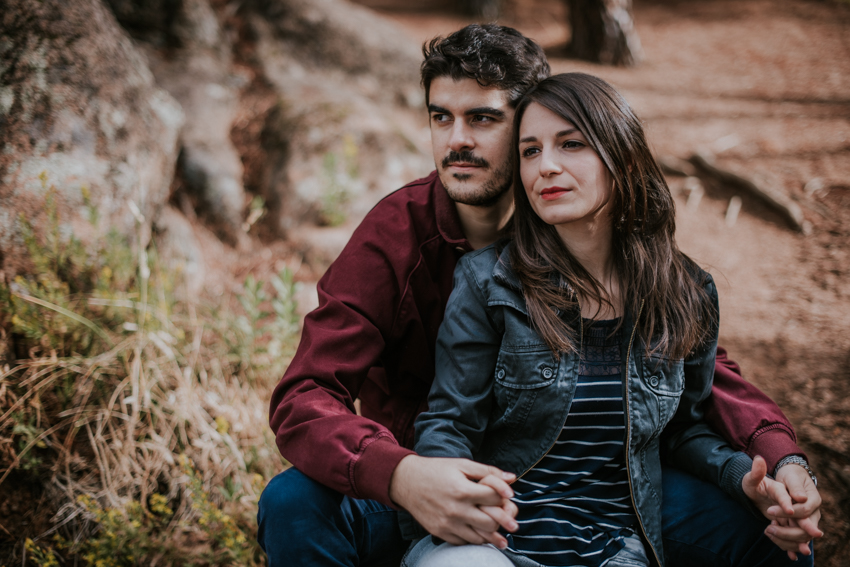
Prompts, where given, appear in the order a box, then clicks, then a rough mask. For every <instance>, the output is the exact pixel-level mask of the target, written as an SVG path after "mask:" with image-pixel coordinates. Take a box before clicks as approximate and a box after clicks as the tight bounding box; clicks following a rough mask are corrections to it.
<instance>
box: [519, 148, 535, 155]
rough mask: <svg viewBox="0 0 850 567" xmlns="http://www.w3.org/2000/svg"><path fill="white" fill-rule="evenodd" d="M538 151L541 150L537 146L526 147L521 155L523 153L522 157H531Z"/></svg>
mask: <svg viewBox="0 0 850 567" xmlns="http://www.w3.org/2000/svg"><path fill="white" fill-rule="evenodd" d="M538 151H539V150H538V149H537V148H534V147H531V148H525V149H524V150H522V152H521V153H520V155H521V156H522V157H531V156H533V155H534V154H536V153H537V152H538Z"/></svg>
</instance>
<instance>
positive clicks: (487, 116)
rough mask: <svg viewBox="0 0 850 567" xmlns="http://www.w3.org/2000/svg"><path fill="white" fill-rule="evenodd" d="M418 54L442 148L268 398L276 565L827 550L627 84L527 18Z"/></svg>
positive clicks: (266, 518) (800, 469) (263, 512)
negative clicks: (730, 338) (544, 40)
mask: <svg viewBox="0 0 850 567" xmlns="http://www.w3.org/2000/svg"><path fill="white" fill-rule="evenodd" d="M423 52H424V56H425V60H424V62H423V63H422V67H421V73H422V83H423V85H424V87H425V98H426V102H427V105H428V112H429V115H430V128H431V140H432V146H433V151H434V161H435V163H436V167H437V169H436V171H435V172H434V173H432V174H431V175H429V176H428V177H426V178H424V179H420V180H418V181H415V182H413V183H411V184H409V185H407V186H405V187H403V188H401V189H399V190H398V191H396V192H394V193H392V194H391V195H389V196H388V197H386V198H385V199H383V200H382V201H381V202H380V203H378V204H377V205H376V206H375V208H374V209H373V210H372V211H371V212H370V213H369V214H368V215H367V216H366V218H365V219H364V220H363V222H362V224H361V225H360V226H359V227H358V229H357V230H356V231H355V233H354V235H353V236H352V238H351V241H350V242H349V243H348V245H347V246H346V248H345V249H344V250H343V252H342V254H341V255H340V257H339V258H338V259H337V260H336V261H335V262H334V263H333V265H332V266H331V267H330V268H329V269H328V271H327V273H326V274H325V275H324V277H323V278H322V279H321V281H320V282H319V285H318V294H319V307H318V308H317V309H316V310H314V311H313V312H312V313H310V314H309V315H308V316H307V317H306V319H305V322H304V328H303V334H302V337H301V344H300V346H299V348H298V351H297V354H296V355H295V358H294V359H293V361H292V363H291V364H290V366H289V368H288V370H287V372H286V374H285V375H284V377H283V379H282V380H281V382H280V384H279V385H278V386H277V388H276V389H275V391H274V394H273V397H272V403H271V425H272V428H273V429H274V431H275V432H276V435H277V444H278V447H279V448H280V451H281V453H282V454H283V456H284V457H285V458H286V459H287V460H288V461H289V462H290V463H292V465H293V466H292V468H290V469H288V470H287V471H285V472H283V473H281V474H280V475H278V476H277V477H275V478H274V479H273V480H272V481H271V482H270V483H269V485H268V487H267V488H266V490H265V491H264V492H263V495H262V498H261V500H260V511H259V527H260V536H259V539H260V543H261V545H262V546H263V548H264V549H265V551H266V553H267V554H268V558H269V563H270V565H272V566H282V565H305V566H307V565H309V566H318V565H322V566H325V565H327V566H330V565H334V566H355V565H358V566H393V567H395V566H398V565H400V564H401V565H404V566H407V567H414V566H416V567H429V566H436V565H442V566H452V565H457V566H460V565H463V566H464V567H467V566H469V567H472V566H478V565H480V566H490V565H507V566H510V565H518V566H535V567H536V566H562V565H581V566H592V567H601V566H603V565H607V566H609V567H615V566H617V567H619V566H626V565H628V566H644V565H653V566H659V567H662V566H667V567H673V566H687V567H693V566H700V565H710V566H712V567H716V566H750V567H755V566H765V567H768V566H770V567H775V566H780V565H812V551H811V541H812V539H813V538H816V537H820V536H821V535H822V532H821V531H820V530H819V528H818V521H819V519H820V511H819V507H820V503H821V499H820V496H819V494H818V492H817V488H816V484H815V478H814V475H812V474H811V471H810V470H809V467H808V464H807V462H806V459H805V455H804V453H803V452H802V451H801V450H800V448H799V447H798V446H797V445H796V442H795V436H794V431H793V429H792V428H791V426H790V424H789V423H788V421H787V420H786V419H785V417H784V416H783V414H782V412H781V411H780V410H779V408H778V407H776V405H775V404H774V403H773V402H772V401H771V400H770V399H769V398H767V397H766V396H765V395H764V394H762V393H761V392H760V391H758V390H757V389H756V388H754V387H753V386H752V385H750V384H748V383H747V382H746V381H744V380H743V378H741V376H740V374H739V372H740V371H739V369H738V366H737V365H736V364H735V363H734V362H732V361H730V360H729V359H728V358H727V357H726V353H725V351H724V350H723V349H722V348H719V347H718V346H717V336H718V326H719V313H718V301H717V290H716V287H715V285H714V283H713V281H712V278H711V276H710V275H709V274H707V273H706V272H704V271H703V270H701V269H700V268H699V267H698V266H697V265H696V263H694V262H693V261H692V260H691V259H690V258H688V257H687V256H685V255H684V254H683V253H682V252H680V251H679V249H678V247H677V245H676V241H675V214H674V202H673V198H672V196H671V194H670V189H669V188H668V186H667V183H666V182H665V180H664V177H663V175H662V174H661V171H660V169H659V167H658V164H657V163H656V161H655V159H654V158H653V156H652V154H651V152H650V150H649V147H648V144H647V141H646V137H645V135H644V132H643V129H642V127H641V124H640V121H639V120H638V119H637V117H636V116H635V115H634V113H633V112H632V109H631V108H630V107H629V105H628V103H627V102H626V101H625V99H623V97H622V96H621V95H620V94H619V93H617V91H616V90H614V88H613V87H611V86H610V85H609V84H607V83H606V82H605V81H603V80H601V79H598V78H596V77H593V76H590V75H586V74H581V73H568V74H563V75H555V76H549V65H548V63H547V62H546V58H545V55H544V54H543V52H542V50H541V49H540V47H539V46H538V45H537V44H536V43H534V42H533V41H531V40H529V39H528V38H525V37H524V36H522V35H521V34H520V33H519V32H517V31H516V30H513V29H511V28H506V27H502V26H496V25H484V26H479V25H472V26H468V27H466V28H463V29H462V30H460V31H458V32H456V33H454V34H451V35H450V36H448V37H446V38H437V39H435V40H433V41H431V42H430V43H429V44H427V45H426V46H425V48H424V50H423ZM357 398H359V399H360V400H361V413H360V414H358V413H357V412H356V411H355V405H354V402H355V400H356V399H357Z"/></svg>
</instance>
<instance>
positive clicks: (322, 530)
mask: <svg viewBox="0 0 850 567" xmlns="http://www.w3.org/2000/svg"><path fill="white" fill-rule="evenodd" d="M662 479H663V491H664V502H663V504H662V521H663V528H662V529H663V533H664V554H665V558H666V559H665V562H666V567H703V566H706V567H708V566H710V567H782V566H789V567H809V566H811V565H812V556H803V555H801V556H799V557H800V558H799V559H798V561H796V562H794V561H791V560H790V559H788V556H787V555H786V554H785V552H784V551H782V550H781V549H779V548H778V547H776V545H774V543H773V542H771V541H770V540H769V539H768V538H767V537H766V536H765V535H764V533H763V532H764V528H765V527H766V526H767V523H768V522H767V520H763V519H761V518H756V517H755V516H753V515H752V514H751V513H750V512H748V511H746V510H743V509H742V508H741V507H740V505H739V504H738V503H737V502H735V501H734V500H732V499H731V498H730V497H728V496H727V495H726V494H725V493H724V492H723V491H721V490H720V489H719V488H717V487H715V486H714V485H712V484H709V483H706V482H703V481H701V480H699V479H697V478H695V477H693V476H691V475H689V474H687V473H683V472H681V471H679V470H676V469H673V468H669V467H664V470H663V477H662ZM258 521H259V528H260V530H259V537H258V539H259V542H260V546H261V547H262V548H263V549H264V550H265V552H266V554H267V555H268V558H269V566H270V567H283V566H289V565H305V566H306V565H310V566H316V567H325V566H327V567H331V566H333V567H343V566H346V567H355V566H356V567H398V565H399V563H400V562H401V558H402V556H403V555H404V552H405V551H406V550H407V547H408V544H409V542H406V541H404V540H403V539H402V538H401V533H400V532H399V529H398V525H397V524H396V513H395V512H394V511H393V510H392V509H391V508H389V507H387V506H385V505H383V504H380V503H378V502H374V501H371V500H356V499H353V498H348V497H347V496H343V495H342V494H339V493H337V492H334V491H333V490H331V489H329V488H327V487H325V486H323V485H321V484H319V483H317V482H314V481H312V480H310V479H309V478H307V477H306V476H304V475H303V474H301V473H300V472H299V471H297V470H295V469H294V468H293V469H289V470H287V471H285V472H283V473H281V474H279V475H277V476H276V477H275V478H273V479H272V480H271V482H269V485H268V486H267V487H266V489H265V491H263V495H262V496H261V497H260V510H259V514H258Z"/></svg>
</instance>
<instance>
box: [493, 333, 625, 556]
mask: <svg viewBox="0 0 850 567" xmlns="http://www.w3.org/2000/svg"><path fill="white" fill-rule="evenodd" d="M591 323H592V325H591ZM616 324H617V320H616V319H614V320H609V321H595V322H592V321H589V320H586V319H585V320H583V325H585V330H584V333H583V335H584V337H583V341H582V343H583V344H582V357H581V363H580V364H579V376H578V382H577V385H576V392H575V396H574V397H573V402H572V406H571V407H570V412H569V415H568V416H567V420H566V423H565V424H564V427H563V429H562V430H561V434H560V435H559V437H558V440H557V441H556V442H555V445H554V446H553V447H552V448H551V449H550V450H549V453H547V454H546V456H545V457H543V458H542V459H541V460H540V462H538V463H537V464H536V465H535V466H534V467H533V468H532V469H531V470H530V471H528V472H527V473H526V474H525V475H524V476H523V477H522V478H520V479H519V480H517V481H516V482H515V483H514V485H513V488H514V491H515V492H516V496H515V497H514V502H515V503H516V504H517V506H518V507H519V513H518V514H517V523H518V524H519V530H518V531H517V532H516V533H515V534H512V535H510V536H508V548H509V549H510V550H512V551H515V552H519V553H522V554H523V555H526V556H527V557H529V558H531V559H533V560H535V561H537V562H538V563H541V564H543V565H550V566H561V565H580V566H588V567H600V566H602V565H604V564H605V563H606V561H607V560H608V559H609V558H611V557H613V556H614V555H616V553H617V552H618V551H619V550H620V549H622V548H623V545H624V543H623V541H622V540H623V539H624V538H625V537H628V536H629V535H631V534H632V533H633V532H634V530H635V529H636V526H637V517H636V516H635V512H634V508H633V507H632V502H631V495H630V493H629V482H628V473H627V470H626V463H625V451H624V447H623V440H624V438H625V415H624V413H623V387H622V369H623V366H622V359H623V354H622V353H621V352H620V350H621V348H620V345H621V343H622V329H621V330H619V331H618V332H617V333H615V334H614V335H613V336H610V337H609V335H610V334H611V332H612V331H613V329H614V327H615V326H616ZM588 326H589V328H588Z"/></svg>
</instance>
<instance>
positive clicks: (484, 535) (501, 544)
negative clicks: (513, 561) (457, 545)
mask: <svg viewBox="0 0 850 567" xmlns="http://www.w3.org/2000/svg"><path fill="white" fill-rule="evenodd" d="M472 529H473V530H475V533H476V534H478V536H479V537H480V538H481V539H483V540H484V541H485V542H487V543H491V544H493V545H494V546H496V547H497V548H498V549H505V548H506V547H507V546H508V540H506V539H505V537H504V536H503V535H502V534H500V533H499V532H482V531H481V530H478V529H476V528H472Z"/></svg>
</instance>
